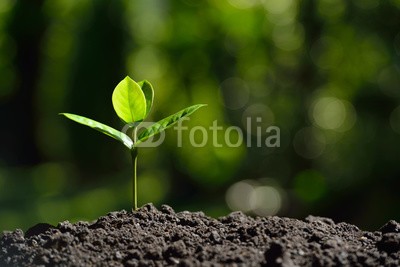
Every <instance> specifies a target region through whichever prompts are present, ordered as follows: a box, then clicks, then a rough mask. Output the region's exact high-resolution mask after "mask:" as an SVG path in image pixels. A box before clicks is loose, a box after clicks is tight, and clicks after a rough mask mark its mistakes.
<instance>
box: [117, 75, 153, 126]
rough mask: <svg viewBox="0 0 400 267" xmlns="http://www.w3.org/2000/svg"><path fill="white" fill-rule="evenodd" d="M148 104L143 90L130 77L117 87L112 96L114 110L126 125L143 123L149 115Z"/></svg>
mask: <svg viewBox="0 0 400 267" xmlns="http://www.w3.org/2000/svg"><path fill="white" fill-rule="evenodd" d="M146 88H147V87H146ZM150 88H151V86H150ZM152 95H153V94H152V93H151V96H152ZM146 102H147V100H146V98H145V96H144V93H143V91H142V88H141V87H140V86H139V84H137V83H136V82H135V81H134V80H132V79H131V78H129V77H128V76H127V77H125V79H123V80H122V81H121V82H120V83H119V84H118V85H117V87H115V89H114V92H113V94H112V103H113V106H114V110H115V112H116V113H117V115H118V117H119V118H120V119H121V120H123V121H124V122H125V123H132V122H138V121H142V120H143V119H144V118H145V116H146V113H147V108H146Z"/></svg>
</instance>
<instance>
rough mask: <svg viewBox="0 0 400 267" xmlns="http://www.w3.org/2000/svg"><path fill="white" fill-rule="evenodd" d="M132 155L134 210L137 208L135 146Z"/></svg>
mask: <svg viewBox="0 0 400 267" xmlns="http://www.w3.org/2000/svg"><path fill="white" fill-rule="evenodd" d="M131 156H132V164H133V181H132V182H133V186H132V192H133V210H137V208H138V206H137V156H138V152H137V148H134V149H133V150H132V151H131Z"/></svg>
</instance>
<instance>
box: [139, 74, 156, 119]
mask: <svg viewBox="0 0 400 267" xmlns="http://www.w3.org/2000/svg"><path fill="white" fill-rule="evenodd" d="M138 84H139V86H140V88H142V91H143V94H144V97H145V98H146V115H145V116H144V117H145V118H146V117H147V115H149V113H150V110H151V107H152V106H153V99H154V90H153V86H152V85H151V83H149V82H148V81H146V80H144V81H140V82H138Z"/></svg>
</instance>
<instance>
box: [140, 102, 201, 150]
mask: <svg viewBox="0 0 400 267" xmlns="http://www.w3.org/2000/svg"><path fill="white" fill-rule="evenodd" d="M204 106H206V105H204V104H198V105H193V106H190V107H187V108H185V109H183V110H181V111H179V112H177V113H175V114H173V115H171V116H168V117H166V118H165V119H162V120H160V121H158V122H156V123H154V124H153V125H151V126H150V127H149V128H147V129H146V130H144V131H143V132H141V133H140V134H139V136H138V141H137V142H136V143H135V145H137V144H139V143H141V142H143V141H145V140H146V139H147V138H149V137H151V136H153V135H156V134H158V133H161V132H162V131H164V130H165V129H168V128H169V127H171V126H173V125H174V124H176V123H177V122H178V121H180V120H181V119H182V118H184V117H187V116H190V115H191V114H192V113H193V112H195V111H196V110H198V109H199V108H201V107H204Z"/></svg>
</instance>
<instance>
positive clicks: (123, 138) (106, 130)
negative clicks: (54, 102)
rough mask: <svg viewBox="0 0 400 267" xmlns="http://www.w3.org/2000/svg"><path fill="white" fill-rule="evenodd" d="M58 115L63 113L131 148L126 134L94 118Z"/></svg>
mask: <svg viewBox="0 0 400 267" xmlns="http://www.w3.org/2000/svg"><path fill="white" fill-rule="evenodd" d="M60 115H64V116H65V117H67V118H68V119H70V120H73V121H76V122H77V123H80V124H83V125H86V126H89V127H91V128H93V129H95V130H97V131H99V132H101V133H103V134H106V135H108V136H111V137H112V138H114V139H116V140H118V141H120V142H121V143H123V144H124V145H125V146H126V147H127V148H129V149H132V148H133V141H132V140H131V139H130V138H129V136H127V135H126V134H124V133H123V132H120V131H117V130H115V129H114V128H112V127H110V126H107V125H105V124H103V123H100V122H98V121H95V120H92V119H89V118H86V117H83V116H79V115H75V114H70V113H60Z"/></svg>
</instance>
